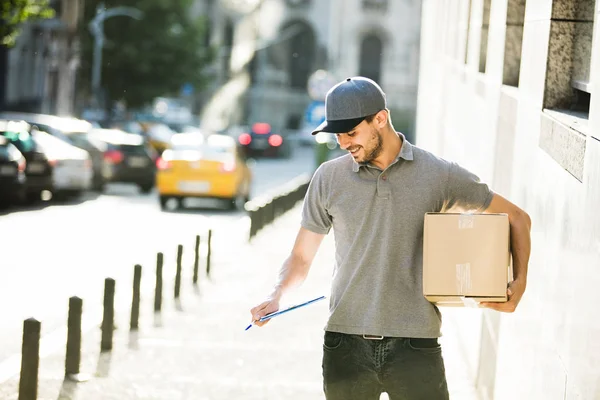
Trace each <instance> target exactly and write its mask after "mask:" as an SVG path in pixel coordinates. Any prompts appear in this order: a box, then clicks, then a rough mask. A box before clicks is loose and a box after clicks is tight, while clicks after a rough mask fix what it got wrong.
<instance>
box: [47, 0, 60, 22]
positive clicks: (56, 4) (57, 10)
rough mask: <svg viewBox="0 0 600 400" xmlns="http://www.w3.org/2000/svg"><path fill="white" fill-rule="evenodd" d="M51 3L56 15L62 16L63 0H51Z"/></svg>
mask: <svg viewBox="0 0 600 400" xmlns="http://www.w3.org/2000/svg"><path fill="white" fill-rule="evenodd" d="M49 5H50V7H52V8H53V9H54V12H55V15H56V17H57V18H60V17H61V16H62V9H63V4H62V0H51V1H50V3H49Z"/></svg>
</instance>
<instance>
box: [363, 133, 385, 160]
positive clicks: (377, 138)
mask: <svg viewBox="0 0 600 400" xmlns="http://www.w3.org/2000/svg"><path fill="white" fill-rule="evenodd" d="M382 142H383V141H382V139H381V133H380V132H379V131H378V130H377V129H375V128H373V129H372V131H371V139H370V140H369V142H368V143H367V144H366V146H365V147H363V150H364V153H365V155H364V156H363V157H362V158H357V160H356V161H357V162H359V163H363V164H368V163H370V162H371V161H373V160H374V159H376V158H377V157H378V156H379V155H380V154H381V151H382V150H383V143H382Z"/></svg>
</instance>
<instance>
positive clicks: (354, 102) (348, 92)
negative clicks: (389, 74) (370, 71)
mask: <svg viewBox="0 0 600 400" xmlns="http://www.w3.org/2000/svg"><path fill="white" fill-rule="evenodd" d="M385 108H387V103H386V100H385V93H383V90H381V88H380V87H379V85H378V84H377V83H375V81H372V80H371V79H369V78H364V77H362V76H355V77H353V78H347V79H345V80H343V81H342V82H340V83H338V84H337V85H335V86H334V87H332V88H331V89H330V90H329V92H327V96H326V97H325V121H324V122H323V123H322V124H321V125H319V126H318V127H317V129H315V130H314V131H313V132H312V134H313V135H316V134H317V133H319V132H331V133H345V132H350V131H351V130H352V129H354V128H355V127H356V126H357V125H358V124H360V123H361V122H362V121H363V120H364V119H365V118H366V117H368V116H369V115H373V114H376V113H378V112H379V111H381V110H383V109H385Z"/></svg>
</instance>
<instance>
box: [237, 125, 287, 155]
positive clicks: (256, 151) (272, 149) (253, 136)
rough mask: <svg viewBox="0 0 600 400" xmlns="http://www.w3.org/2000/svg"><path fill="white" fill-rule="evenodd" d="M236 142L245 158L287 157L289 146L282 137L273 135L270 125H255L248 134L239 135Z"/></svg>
mask: <svg viewBox="0 0 600 400" xmlns="http://www.w3.org/2000/svg"><path fill="white" fill-rule="evenodd" d="M238 142H239V143H240V145H241V147H242V149H243V151H244V152H245V155H246V156H247V157H256V156H271V157H287V156H288V155H289V150H290V149H289V145H288V144H287V143H286V141H285V140H284V138H283V136H281V135H279V134H276V133H274V132H273V131H272V129H271V125H270V124H267V123H264V122H259V123H256V124H254V125H252V127H251V128H250V130H249V131H248V132H243V133H241V134H240V135H239V136H238Z"/></svg>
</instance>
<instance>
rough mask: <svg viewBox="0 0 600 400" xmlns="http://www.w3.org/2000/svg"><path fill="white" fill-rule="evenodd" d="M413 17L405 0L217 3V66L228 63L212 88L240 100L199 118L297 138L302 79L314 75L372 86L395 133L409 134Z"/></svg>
mask: <svg viewBox="0 0 600 400" xmlns="http://www.w3.org/2000/svg"><path fill="white" fill-rule="evenodd" d="M240 4H245V5H246V7H247V9H246V10H245V11H246V12H244V10H242V9H241V5H240ZM248 10H249V11H248ZM420 11H421V10H420V2H419V1H413V0H402V1H392V0H344V1H342V0H262V1H258V0H256V1H246V2H244V1H235V0H221V1H220V2H217V4H216V6H215V7H213V11H212V14H211V21H213V22H214V23H213V24H212V25H213V34H212V37H213V39H212V44H213V45H216V46H217V47H218V48H219V49H221V50H220V53H221V54H223V53H225V56H222V57H221V62H220V67H223V66H226V65H227V63H228V64H229V65H228V68H227V67H226V68H225V69H226V70H227V71H228V76H226V74H220V75H219V76H220V78H226V79H225V80H224V81H221V82H220V84H222V86H221V87H220V90H221V91H223V93H226V92H227V91H228V90H229V92H230V93H229V94H230V95H232V94H233V93H235V94H239V98H241V99H243V100H242V101H241V103H235V104H236V106H233V105H232V106H231V107H230V109H229V110H225V109H224V108H226V107H225V106H224V105H221V107H217V106H216V105H215V104H212V107H211V105H209V107H207V108H206V109H205V113H204V114H205V118H202V119H203V120H205V119H209V118H212V116H213V115H214V114H215V113H216V114H217V115H220V114H227V115H229V116H230V117H231V118H229V119H228V120H226V119H227V118H225V119H222V118H221V119H219V123H218V124H217V125H220V126H226V125H236V124H251V123H254V122H259V121H262V122H268V123H270V124H271V125H272V126H273V127H274V129H276V130H278V131H289V132H297V131H298V130H300V129H302V127H303V124H304V119H305V111H306V108H307V106H308V105H309V103H310V102H311V101H312V100H313V99H311V97H310V96H309V95H308V90H307V84H308V79H309V77H310V76H311V75H312V74H313V73H314V72H315V71H317V70H321V69H322V70H327V71H328V72H329V73H330V74H331V75H332V76H333V77H335V79H336V80H342V79H344V78H346V77H348V76H354V75H365V76H368V77H370V78H372V79H374V80H376V81H377V82H378V83H379V84H380V85H381V86H382V87H383V89H384V90H385V91H386V93H387V94H388V100H389V106H390V109H391V110H392V117H393V119H394V121H395V122H396V121H397V125H399V128H400V127H402V128H403V129H405V130H406V129H412V130H414V118H415V109H416V94H417V89H416V88H417V80H418V59H419V49H418V47H419V34H420V17H419V15H420ZM228 27H229V28H228ZM229 49H230V50H231V52H229V51H228V50H229ZM223 96H225V94H224V95H223ZM230 98H231V97H230ZM231 108H234V109H235V110H236V111H232V110H231ZM240 108H241V111H240ZM232 114H235V115H232Z"/></svg>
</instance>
